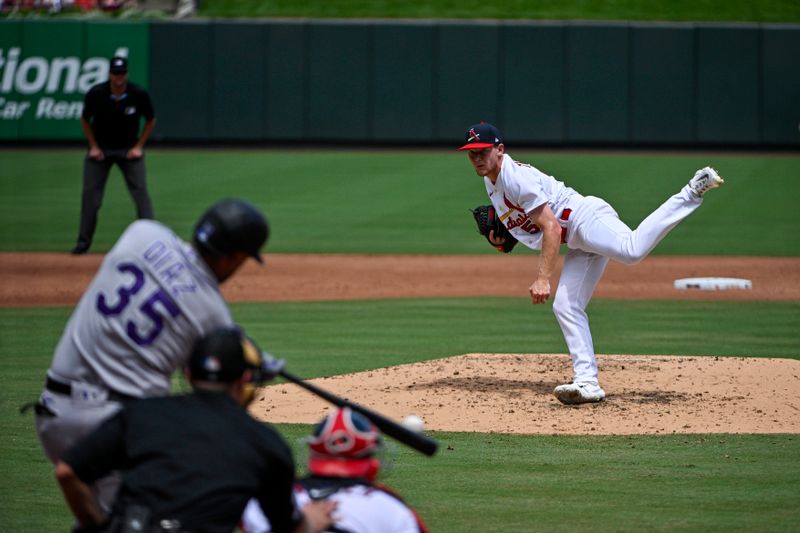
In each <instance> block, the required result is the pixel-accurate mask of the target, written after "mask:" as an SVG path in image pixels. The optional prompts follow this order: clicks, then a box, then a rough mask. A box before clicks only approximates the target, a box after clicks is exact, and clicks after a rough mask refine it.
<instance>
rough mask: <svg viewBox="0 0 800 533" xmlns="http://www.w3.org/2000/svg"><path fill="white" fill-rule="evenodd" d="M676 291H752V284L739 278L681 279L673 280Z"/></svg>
mask: <svg viewBox="0 0 800 533" xmlns="http://www.w3.org/2000/svg"><path fill="white" fill-rule="evenodd" d="M675 288H676V289H699V290H701V291H722V290H726V289H752V288H753V282H752V281H750V280H749V279H740V278H683V279H676V280H675Z"/></svg>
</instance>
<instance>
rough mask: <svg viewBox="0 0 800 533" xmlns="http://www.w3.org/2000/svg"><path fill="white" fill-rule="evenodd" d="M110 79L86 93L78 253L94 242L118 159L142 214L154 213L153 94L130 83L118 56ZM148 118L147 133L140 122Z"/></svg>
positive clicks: (124, 63) (75, 251)
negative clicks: (148, 160) (148, 146)
mask: <svg viewBox="0 0 800 533" xmlns="http://www.w3.org/2000/svg"><path fill="white" fill-rule="evenodd" d="M108 77H109V80H108V81H106V82H103V83H98V84H97V85H95V86H94V87H92V88H91V89H89V92H87V93H86V96H85V98H84V102H83V114H82V115H81V126H82V127H83V134H84V135H85V136H86V140H87V141H88V142H89V152H88V153H87V154H86V158H85V160H84V164H83V193H82V196H81V222H80V229H79V230H78V241H77V243H76V244H75V248H73V249H72V253H73V254H75V255H80V254H85V253H86V252H88V251H89V247H90V246H91V245H92V237H93V236H94V230H95V227H96V226H97V212H98V211H99V210H100V206H101V204H102V203H103V194H104V192H105V188H106V182H107V181H108V173H109V171H110V170H111V166H112V165H114V164H116V165H117V166H118V167H119V168H120V170H122V174H123V175H124V176H125V183H126V185H127V186H128V191H129V192H130V194H131V197H132V198H133V201H134V202H135V203H136V217H137V218H153V205H152V203H151V202H150V196H149V195H148V193H147V179H146V171H145V165H144V144H145V143H146V142H147V139H148V138H150V134H151V133H152V131H153V127H154V126H155V124H156V115H155V111H154V110H153V103H152V101H151V100H150V95H149V94H148V93H147V91H145V90H144V89H143V88H142V87H139V86H138V85H135V84H133V83H130V82H128V60H127V59H126V58H124V57H118V56H117V57H113V58H111V62H110V65H109V76H108ZM142 118H144V119H145V123H144V127H143V128H142V131H141V134H140V133H139V123H140V122H141V119H142Z"/></svg>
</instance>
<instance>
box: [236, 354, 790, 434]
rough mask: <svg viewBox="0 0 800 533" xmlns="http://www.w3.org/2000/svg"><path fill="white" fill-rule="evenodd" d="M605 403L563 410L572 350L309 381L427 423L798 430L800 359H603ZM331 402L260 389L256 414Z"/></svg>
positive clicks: (306, 411) (288, 389)
mask: <svg viewBox="0 0 800 533" xmlns="http://www.w3.org/2000/svg"><path fill="white" fill-rule="evenodd" d="M597 359H598V364H599V367H600V384H601V385H602V387H603V388H604V389H605V391H606V394H607V399H606V401H604V402H601V403H597V404H586V405H580V406H565V405H562V404H561V403H559V402H558V400H556V399H555V397H554V396H553V395H552V391H553V388H554V387H555V386H556V385H559V384H561V383H564V382H565V381H568V379H569V376H570V374H571V363H570V358H569V356H568V355H550V354H466V355H461V356H457V357H449V358H446V359H437V360H434V361H426V362H423V363H415V364H409V365H401V366H395V367H389V368H381V369H377V370H370V371H367V372H360V373H358V374H346V375H341V376H333V377H328V378H321V379H315V380H311V381H312V382H313V383H315V384H316V385H318V386H320V387H322V388H325V389H327V390H329V391H331V392H333V393H335V394H338V395H339V396H343V397H345V398H347V399H349V400H351V401H354V402H356V403H360V404H362V405H365V406H367V407H370V408H371V409H373V410H376V411H378V412H380V413H382V414H384V415H386V416H388V417H390V418H394V419H396V420H398V421H399V420H402V419H403V418H404V417H405V416H406V415H409V414H415V415H419V416H421V417H422V418H423V419H424V420H425V425H426V429H428V430H441V431H469V432H474V431H479V432H498V433H527V434H533V433H544V434H591V435H629V434H665V433H798V432H800V361H797V360H791V359H766V358H742V357H680V356H639V355H600V356H598V358H597ZM330 409H331V405H330V404H328V403H326V402H325V401H323V400H321V399H319V398H317V397H316V396H313V395H312V394H311V393H309V392H307V391H305V390H304V389H301V388H299V387H298V386H296V385H293V384H288V383H287V384H280V385H272V386H269V387H266V388H264V389H262V390H261V392H260V395H259V397H258V398H257V400H256V401H255V402H254V403H253V404H252V407H251V412H252V413H253V415H255V416H256V417H257V418H259V419H261V420H265V421H268V422H273V423H278V422H294V423H309V424H310V423H315V422H317V421H318V420H320V419H321V418H322V416H323V415H324V414H325V413H326V412H328V410H330Z"/></svg>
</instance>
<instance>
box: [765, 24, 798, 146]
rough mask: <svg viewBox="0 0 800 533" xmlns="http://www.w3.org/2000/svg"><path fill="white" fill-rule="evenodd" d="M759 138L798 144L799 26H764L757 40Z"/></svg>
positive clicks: (766, 141)
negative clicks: (759, 93)
mask: <svg viewBox="0 0 800 533" xmlns="http://www.w3.org/2000/svg"><path fill="white" fill-rule="evenodd" d="M761 82H762V89H761V139H760V140H761V141H762V142H764V143H768V144H794V145H798V144H800V26H774V25H773V26H765V27H764V28H763V29H762V43H761Z"/></svg>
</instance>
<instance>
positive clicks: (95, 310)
mask: <svg viewBox="0 0 800 533" xmlns="http://www.w3.org/2000/svg"><path fill="white" fill-rule="evenodd" d="M232 323H233V320H232V317H231V314H230V310H229V309H228V306H227V304H226V303H225V301H224V299H223V298H222V295H221V294H220V292H219V287H218V283H217V280H216V278H215V276H214V274H213V273H212V272H211V270H210V269H209V268H208V266H207V265H206V264H205V262H204V261H203V260H202V259H201V258H200V257H199V256H198V255H197V254H196V252H195V251H194V248H193V247H192V246H191V245H190V244H188V243H186V242H184V241H182V240H181V239H180V238H179V237H178V236H177V235H175V233H173V232H172V231H171V230H170V229H169V228H167V227H166V226H164V225H163V224H160V223H158V222H155V221H152V220H138V221H136V222H134V223H133V224H131V225H130V226H129V227H128V228H127V229H126V230H125V232H124V233H123V234H122V236H121V237H120V239H119V241H117V243H116V245H115V246H114V248H113V249H112V250H111V251H110V252H109V253H108V254H107V255H106V257H105V259H104V261H103V263H102V265H101V266H100V270H99V271H98V273H97V275H96V276H95V278H94V280H93V281H92V283H91V285H89V288H88V289H87V290H86V292H85V293H84V295H83V297H82V298H81V301H80V303H79V304H78V306H77V307H76V309H75V311H74V312H73V314H72V316H71V317H70V319H69V323H68V324H67V327H66V329H65V330H64V333H63V335H62V337H61V340H60V341H59V343H58V346H57V347H56V351H55V355H54V357H53V362H52V365H51V366H50V370H49V371H48V374H49V375H50V376H51V377H52V378H54V379H56V380H58V381H61V382H65V383H70V382H83V383H89V384H94V385H99V386H104V387H107V388H108V389H111V390H112V391H116V392H118V393H121V394H125V395H128V396H134V397H144V396H154V395H164V394H167V393H169V390H170V377H171V375H172V374H173V372H174V371H175V370H176V369H177V368H179V367H181V366H183V364H184V363H185V361H186V360H187V359H188V356H189V353H190V351H191V349H192V346H193V345H194V342H195V341H196V340H197V339H198V338H199V337H201V336H202V335H205V334H206V333H209V332H210V331H212V330H213V329H215V328H217V327H219V326H223V325H230V324H232Z"/></svg>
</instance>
